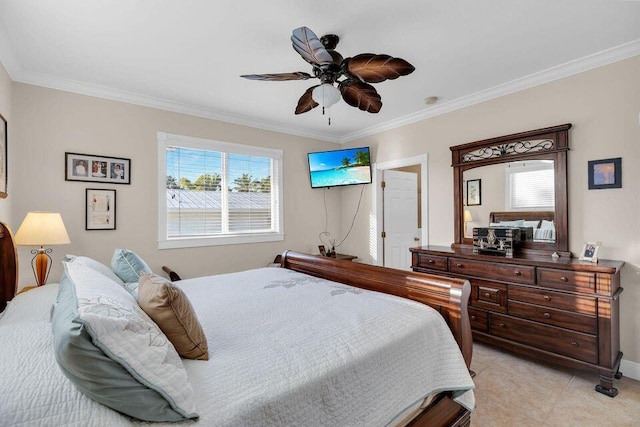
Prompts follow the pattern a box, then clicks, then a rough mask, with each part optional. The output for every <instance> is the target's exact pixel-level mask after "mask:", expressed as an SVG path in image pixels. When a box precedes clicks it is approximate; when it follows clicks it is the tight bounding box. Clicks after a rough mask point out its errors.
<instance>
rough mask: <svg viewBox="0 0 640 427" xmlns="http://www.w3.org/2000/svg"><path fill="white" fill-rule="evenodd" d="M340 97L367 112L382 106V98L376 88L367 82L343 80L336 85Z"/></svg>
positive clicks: (378, 109)
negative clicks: (340, 94)
mask: <svg viewBox="0 0 640 427" xmlns="http://www.w3.org/2000/svg"><path fill="white" fill-rule="evenodd" d="M338 89H340V93H342V99H344V102H346V103H347V104H349V105H351V106H353V107H358V108H359V109H361V110H363V111H368V112H369V113H377V112H378V111H380V109H381V108H382V100H381V98H380V95H379V94H378V92H376V89H375V88H374V87H373V86H371V85H370V84H368V83H364V82H359V81H356V80H351V79H347V80H343V81H341V82H340V84H339V85H338Z"/></svg>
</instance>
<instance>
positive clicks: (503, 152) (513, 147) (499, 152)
mask: <svg viewBox="0 0 640 427" xmlns="http://www.w3.org/2000/svg"><path fill="white" fill-rule="evenodd" d="M569 129H571V124H570V123H567V124H564V125H559V126H553V127H548V128H544V129H537V130H532V131H528V132H521V133H517V134H513V135H505V136H500V137H497V138H491V139H485V140H482V141H476V142H470V143H468V144H462V145H456V146H454V147H451V148H450V149H451V158H452V166H453V195H454V227H455V228H454V231H455V233H454V237H455V240H454V243H453V245H452V247H454V248H456V247H461V248H464V247H468V248H471V247H472V246H473V239H471V238H468V237H464V217H463V216H464V200H463V194H464V192H463V184H464V181H463V178H462V175H463V173H464V171H466V170H469V169H473V168H477V167H480V166H486V165H493V164H498V163H510V162H514V161H520V160H553V161H554V178H555V217H554V222H555V227H556V241H555V243H545V242H525V243H523V246H522V253H523V254H533V255H535V254H540V255H543V254H544V255H550V254H551V253H553V252H557V253H558V254H559V255H561V256H571V252H569V219H568V205H569V203H568V197H567V196H568V191H567V154H568V151H569ZM484 190H485V191H486V189H484ZM487 219H488V218H487Z"/></svg>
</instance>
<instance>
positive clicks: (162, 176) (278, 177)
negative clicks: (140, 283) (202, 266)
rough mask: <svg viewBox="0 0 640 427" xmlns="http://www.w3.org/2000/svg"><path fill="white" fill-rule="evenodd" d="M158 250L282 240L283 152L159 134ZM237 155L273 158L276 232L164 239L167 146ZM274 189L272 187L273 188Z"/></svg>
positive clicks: (164, 133) (273, 210) (273, 214)
mask: <svg viewBox="0 0 640 427" xmlns="http://www.w3.org/2000/svg"><path fill="white" fill-rule="evenodd" d="M157 137H158V249H175V248H192V247H202V246H219V245H233V244H243V243H262V242H276V241H282V240H284V221H283V218H284V216H283V214H284V201H283V193H284V192H283V157H284V156H283V152H282V150H278V149H272V148H265V147H258V146H253V145H244V144H236V143H231V142H223V141H216V140H211V139H204V138H196V137H191V136H183V135H174V134H170V133H166V132H158V135H157ZM172 145H177V146H181V147H186V148H194V149H199V150H209V151H218V152H224V153H227V154H240V155H249V156H258V157H268V158H271V159H273V170H274V172H275V173H274V174H273V175H275V177H272V179H273V180H274V181H272V182H273V185H272V188H271V191H272V194H273V192H275V197H272V200H271V215H272V217H273V216H275V217H276V218H275V226H276V228H277V230H276V231H270V232H242V233H226V234H222V235H219V236H202V237H172V238H169V237H167V183H166V180H167V156H166V151H167V147H168V146H172ZM274 187H275V188H274Z"/></svg>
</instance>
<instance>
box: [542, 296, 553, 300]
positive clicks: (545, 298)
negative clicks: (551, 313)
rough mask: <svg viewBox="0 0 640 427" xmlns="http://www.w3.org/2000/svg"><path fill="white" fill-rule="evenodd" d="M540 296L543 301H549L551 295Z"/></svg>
mask: <svg viewBox="0 0 640 427" xmlns="http://www.w3.org/2000/svg"><path fill="white" fill-rule="evenodd" d="M542 298H544V300H545V301H551V297H550V296H549V295H545V296H543V297H542Z"/></svg>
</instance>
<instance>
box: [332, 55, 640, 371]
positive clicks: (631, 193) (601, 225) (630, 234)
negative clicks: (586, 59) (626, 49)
mask: <svg viewBox="0 0 640 427" xmlns="http://www.w3.org/2000/svg"><path fill="white" fill-rule="evenodd" d="M639 113H640V57H634V58H631V59H628V60H625V61H621V62H617V63H614V64H611V65H608V66H604V67H600V68H597V69H594V70H590V71H587V72H584V73H581V74H578V75H575V76H572V77H568V78H565V79H562V80H558V81H555V82H551V83H547V84H544V85H542V86H538V87H534V88H531V89H527V90H523V91H521V92H517V93H514V94H510V95H507V96H503V97H500V98H497V99H493V100H491V101H487V102H484V103H482V104H478V105H474V106H471V107H468V108H465V109H462V110H458V111H454V112H451V113H448V114H443V115H440V116H437V117H433V118H430V119H426V120H423V121H420V122H417V123H413V124H411V125H407V126H404V127H402V128H398V129H394V130H390V131H387V132H384V133H380V134H378V135H374V136H371V137H368V138H365V139H361V140H357V141H354V142H353V143H351V144H349V145H350V146H354V147H355V146H366V145H369V146H371V147H372V150H373V154H372V157H371V159H372V161H374V162H384V161H391V160H396V159H402V158H407V157H413V156H417V155H420V154H424V153H428V155H429V177H428V178H429V188H428V191H429V193H428V197H429V224H428V226H429V241H430V244H432V245H446V246H448V245H449V244H451V243H452V242H453V171H452V168H451V154H450V151H449V147H450V146H452V145H457V144H463V143H466V142H471V141H476V140H481V139H485V138H491V137H494V136H500V135H507V134H510V133H515V132H521V131H527V130H531V129H538V128H542V127H546V126H553V125H558V124H563V123H573V128H572V129H571V131H570V144H571V151H570V152H569V177H568V179H569V238H570V250H571V251H572V252H573V253H574V254H575V253H578V252H579V251H580V249H581V245H582V243H583V242H584V241H587V240H591V241H598V240H601V241H602V242H603V246H602V248H601V252H600V255H601V257H603V258H609V259H618V260H623V261H625V262H626V266H625V267H624V269H623V271H622V286H623V287H624V288H625V291H624V293H623V294H622V297H621V322H620V323H621V330H622V332H621V341H622V344H621V345H622V351H623V352H624V358H625V359H627V360H631V361H636V362H640V283H639V282H640V214H639V213H638V212H640V175H639V170H640V167H638V165H640V124H639V123H638V120H639V117H638V114H639ZM609 157H622V168H623V171H622V182H623V187H622V188H621V189H611V190H591V191H589V190H588V189H587V161H588V160H596V159H604V158H609ZM372 191H373V190H372V189H367V190H366V191H365V200H363V207H364V209H363V211H364V212H361V215H359V218H358V220H357V222H356V225H355V229H354V230H353V232H352V236H351V237H350V238H349V239H348V240H347V242H345V244H344V249H343V250H344V251H345V252H347V253H352V254H356V255H358V256H359V257H360V259H361V260H363V261H365V262H372V261H373V259H372V257H371V256H370V255H369V252H370V245H369V240H370V239H369V233H370V229H369V217H370V216H371V215H373V216H374V215H375V212H373V211H374V210H375V209H372V207H371V192H372ZM484 191H486V189H485V188H484V186H483V192H484ZM358 192H359V189H358V188H348V189H345V191H344V192H343V194H342V196H343V201H345V203H344V204H343V206H344V207H343V218H347V217H348V215H350V214H349V212H350V210H349V209H350V207H349V206H348V203H347V201H349V200H353V199H354V198H357V196H358ZM343 227H348V224H343Z"/></svg>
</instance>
